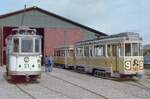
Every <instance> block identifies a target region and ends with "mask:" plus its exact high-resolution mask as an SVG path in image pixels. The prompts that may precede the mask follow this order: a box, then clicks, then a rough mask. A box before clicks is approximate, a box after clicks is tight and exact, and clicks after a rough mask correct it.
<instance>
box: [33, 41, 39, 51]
mask: <svg viewBox="0 0 150 99" xmlns="http://www.w3.org/2000/svg"><path fill="white" fill-rule="evenodd" d="M36 41H38V43H36ZM36 44H38V46H37V47H36ZM34 48H35V53H40V39H35V44H34Z"/></svg>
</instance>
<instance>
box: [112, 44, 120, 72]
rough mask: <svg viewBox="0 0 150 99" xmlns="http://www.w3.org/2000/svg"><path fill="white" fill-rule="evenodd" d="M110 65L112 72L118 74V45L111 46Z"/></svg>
mask: <svg viewBox="0 0 150 99" xmlns="http://www.w3.org/2000/svg"><path fill="white" fill-rule="evenodd" d="M112 57H113V58H112V63H113V71H114V72H119V50H118V45H112Z"/></svg>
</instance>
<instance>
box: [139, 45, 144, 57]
mask: <svg viewBox="0 0 150 99" xmlns="http://www.w3.org/2000/svg"><path fill="white" fill-rule="evenodd" d="M142 48H143V47H142V44H141V43H139V55H140V56H143V49H142Z"/></svg>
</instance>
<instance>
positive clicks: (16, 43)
mask: <svg viewBox="0 0 150 99" xmlns="http://www.w3.org/2000/svg"><path fill="white" fill-rule="evenodd" d="M13 45H14V46H13V51H14V52H19V39H18V38H15V39H14V42H13Z"/></svg>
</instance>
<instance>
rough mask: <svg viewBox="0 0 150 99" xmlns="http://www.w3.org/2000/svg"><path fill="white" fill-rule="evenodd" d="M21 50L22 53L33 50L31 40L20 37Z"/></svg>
mask: <svg viewBox="0 0 150 99" xmlns="http://www.w3.org/2000/svg"><path fill="white" fill-rule="evenodd" d="M21 52H23V53H26V52H27V53H31V52H33V40H29V39H22V40H21Z"/></svg>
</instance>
